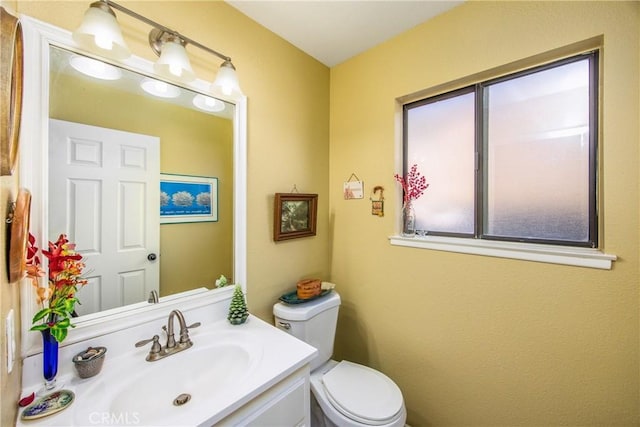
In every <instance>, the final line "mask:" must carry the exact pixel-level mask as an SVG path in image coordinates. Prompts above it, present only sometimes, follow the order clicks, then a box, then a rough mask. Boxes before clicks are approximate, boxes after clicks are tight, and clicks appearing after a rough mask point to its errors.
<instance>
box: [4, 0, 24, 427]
mask: <svg viewBox="0 0 640 427" xmlns="http://www.w3.org/2000/svg"><path fill="white" fill-rule="evenodd" d="M0 6H2V7H4V8H5V10H6V11H7V12H9V13H12V14H15V13H16V9H17V7H16V2H15V1H7V0H0ZM2 95H3V96H4V95H5V94H4V93H3V94H2ZM0 126H3V127H4V123H3V124H0ZM3 131H4V129H3ZM18 185H19V182H18V173H17V171H16V172H14V174H13V175H11V176H1V177H0V219H2V222H3V223H4V219H5V218H6V216H7V213H8V207H9V203H11V202H15V200H16V196H17V195H18ZM7 237H8V233H7V228H6V227H4V226H3V227H0V242H2V244H0V332H1V333H0V396H2V399H1V400H0V425H3V426H5V425H6V426H8V425H12V424H13V420H14V419H15V417H16V411H17V408H16V401H17V400H18V399H19V395H20V387H21V379H22V378H21V375H22V369H21V364H20V360H17V361H15V362H14V365H13V370H12V371H11V373H8V371H7V346H6V339H5V334H4V331H5V326H6V319H7V315H8V314H9V310H11V309H13V310H14V320H15V328H16V331H18V333H17V335H16V337H15V338H16V348H17V349H18V351H19V349H20V346H21V340H20V333H19V331H20V288H19V285H18V283H9V282H8V280H9V279H8V272H7V264H6V261H5V260H6V259H7V248H6V246H5V244H4V242H6V241H7ZM5 396H6V398H5Z"/></svg>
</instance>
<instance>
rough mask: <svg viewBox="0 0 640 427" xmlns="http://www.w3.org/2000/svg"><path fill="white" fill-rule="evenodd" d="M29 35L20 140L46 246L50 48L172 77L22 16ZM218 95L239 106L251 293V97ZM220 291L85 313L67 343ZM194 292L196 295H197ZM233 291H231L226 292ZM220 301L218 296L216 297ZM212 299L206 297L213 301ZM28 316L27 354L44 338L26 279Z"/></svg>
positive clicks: (238, 152)
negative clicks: (103, 53)
mask: <svg viewBox="0 0 640 427" xmlns="http://www.w3.org/2000/svg"><path fill="white" fill-rule="evenodd" d="M20 20H21V22H22V30H23V37H24V97H23V99H24V102H23V106H22V124H23V125H22V131H21V143H20V185H21V186H23V187H26V188H28V189H29V190H30V191H31V195H32V203H31V225H30V230H31V232H32V233H33V234H34V235H35V236H37V239H38V244H39V246H40V247H46V244H47V242H46V236H47V235H48V233H47V231H48V225H47V221H48V215H47V206H48V190H49V189H48V179H47V177H48V154H47V153H48V151H49V150H48V141H49V126H48V120H49V47H50V46H51V45H53V46H57V47H60V48H63V49H67V50H71V51H75V52H78V53H80V54H83V55H85V56H89V57H93V58H96V59H99V60H101V61H104V62H107V63H110V64H113V65H116V66H118V67H122V68H127V69H129V70H131V71H134V72H137V73H140V74H144V75H147V76H150V77H154V78H156V79H158V80H164V81H167V79H166V78H162V77H160V76H158V75H157V74H156V73H155V72H154V71H153V63H152V62H151V61H148V60H146V59H143V58H140V57H136V56H132V57H131V58H129V59H127V60H124V61H119V62H117V61H111V60H105V59H104V58H99V57H97V56H96V55H93V54H91V53H88V52H85V51H83V50H82V49H79V48H78V47H77V46H76V44H75V43H74V42H73V40H72V38H71V32H69V31H67V30H64V29H61V28H58V27H56V26H53V25H51V24H48V23H45V22H42V21H39V20H37V19H35V18H32V17H30V16H26V15H21V16H20ZM169 83H171V84H174V85H176V86H180V87H183V88H186V89H189V90H192V91H195V92H199V93H204V94H207V93H208V92H209V90H208V88H209V83H208V82H206V81H204V80H200V79H197V80H196V81H194V82H193V83H190V84H181V83H177V82H169ZM213 96H215V97H216V98H219V99H221V100H224V101H226V102H229V103H231V104H234V105H235V112H234V117H233V144H234V147H233V162H234V167H233V217H234V219H233V242H234V244H233V247H234V249H233V251H234V253H233V264H234V267H233V269H234V270H233V271H234V280H235V283H239V284H240V285H241V286H242V290H243V291H244V293H245V295H246V293H247V268H246V267H247V255H246V254H247V243H246V240H247V239H246V238H247V233H246V229H247V206H246V195H247V189H246V187H247V98H246V96H244V95H241V96H235V97H229V96H225V95H223V94H222V93H213ZM217 291H220V289H213V290H211V291H207V289H206V288H200V289H197V290H195V291H187V292H185V293H183V294H184V295H183V294H177V295H170V296H167V297H163V298H161V299H160V303H159V304H149V303H146V302H142V303H137V304H132V305H130V306H124V307H121V308H116V309H112V310H107V311H104V312H99V313H94V314H90V315H87V316H82V317H80V318H78V320H76V321H75V322H74V324H75V325H76V327H75V328H74V329H72V330H70V333H69V336H68V337H67V339H66V340H65V342H64V344H63V345H68V344H72V343H74V342H77V341H79V340H81V339H82V340H84V339H88V338H91V337H95V336H99V335H102V334H104V333H106V332H107V331H113V328H114V327H113V321H115V320H117V319H121V318H123V317H126V316H127V315H128V314H133V313H140V312H144V311H156V310H158V309H159V308H161V307H162V306H163V305H165V304H166V305H168V304H176V302H178V301H179V300H180V299H181V298H184V299H193V298H200V299H202V296H203V295H202V292H209V293H210V294H211V293H216V292H217ZM194 292H195V293H196V295H195V296H194ZM224 294H228V292H224ZM213 298H214V299H215V297H213ZM209 299H210V298H209V297H207V298H204V300H209ZM20 300H21V314H22V315H21V319H22V322H21V323H22V356H23V357H27V356H29V355H32V354H35V353H38V352H40V351H42V349H41V347H42V346H41V339H39V335H38V334H35V333H31V334H30V333H29V329H30V327H31V319H32V317H33V314H34V313H35V312H36V310H37V309H38V307H37V303H36V299H35V292H33V288H32V285H31V284H30V283H29V281H28V280H23V281H22V283H21V291H20Z"/></svg>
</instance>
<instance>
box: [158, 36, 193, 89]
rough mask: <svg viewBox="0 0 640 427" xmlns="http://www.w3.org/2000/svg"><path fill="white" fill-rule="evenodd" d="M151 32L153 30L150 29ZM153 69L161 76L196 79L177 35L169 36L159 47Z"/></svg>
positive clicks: (188, 79)
mask: <svg viewBox="0 0 640 427" xmlns="http://www.w3.org/2000/svg"><path fill="white" fill-rule="evenodd" d="M151 31H152V32H153V31H154V30H151ZM153 69H154V70H155V71H156V73H158V74H160V75H161V76H164V77H168V78H170V79H177V80H180V81H182V82H185V83H188V82H191V81H194V80H195V79H196V75H195V73H194V72H193V70H192V69H191V63H190V62H189V57H188V56H187V51H186V49H185V48H184V42H183V41H182V40H180V39H179V38H177V37H170V38H169V39H168V40H167V41H166V42H164V44H163V45H162V47H161V52H160V58H158V60H157V61H156V63H155V64H154V65H153Z"/></svg>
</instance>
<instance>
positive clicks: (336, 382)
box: [311, 360, 407, 427]
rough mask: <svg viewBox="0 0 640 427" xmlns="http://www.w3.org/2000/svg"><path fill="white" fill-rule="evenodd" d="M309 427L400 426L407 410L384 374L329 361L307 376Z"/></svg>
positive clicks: (391, 382)
mask: <svg viewBox="0 0 640 427" xmlns="http://www.w3.org/2000/svg"><path fill="white" fill-rule="evenodd" d="M311 393H312V395H313V398H314V401H312V405H311V411H312V412H313V414H312V423H311V424H312V426H315V424H314V421H315V422H317V425H319V426H322V427H334V426H337V427H362V426H380V427H401V426H404V423H405V421H406V419H407V411H406V408H405V406H404V401H403V399H402V393H401V392H400V389H399V388H398V386H397V385H396V384H395V383H394V382H393V381H392V380H391V379H390V378H389V377H387V376H386V375H384V374H382V373H381V372H378V371H376V370H374V369H371V368H369V367H367V366H363V365H359V364H357V363H352V362H348V361H342V362H337V361H335V360H330V361H329V362H327V363H326V364H325V365H323V366H321V367H320V368H318V369H316V370H315V371H314V372H312V373H311Z"/></svg>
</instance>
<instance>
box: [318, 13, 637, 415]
mask: <svg viewBox="0 0 640 427" xmlns="http://www.w3.org/2000/svg"><path fill="white" fill-rule="evenodd" d="M639 27H640V3H638V2H585V3H580V2H469V3H465V4H464V5H462V6H459V7H457V8H455V9H453V10H451V11H450V12H449V13H446V14H444V15H441V16H439V17H437V18H435V19H434V20H432V21H428V22H426V23H424V24H422V25H420V26H418V27H416V28H414V29H412V30H411V31H408V32H406V33H404V34H402V35H400V36H398V37H396V38H394V39H392V40H391V41H388V42H386V43H383V44H382V45H380V46H378V47H376V48H374V49H371V50H369V51H367V52H365V53H364V54H362V55H360V56H358V57H356V58H354V59H352V60H350V61H347V62H345V63H343V64H341V65H338V66H336V67H334V68H332V69H331V104H330V122H331V134H330V141H331V144H330V150H331V156H330V169H331V177H330V184H331V185H330V188H331V203H330V217H331V218H332V235H331V238H332V240H333V245H332V279H333V280H334V281H335V282H336V283H337V284H338V286H339V289H340V290H341V295H342V297H343V305H342V308H341V316H340V319H339V323H338V330H339V333H338V342H337V352H338V356H341V357H344V358H348V359H351V360H355V361H359V362H364V363H368V364H370V365H371V366H374V367H376V368H380V369H381V370H382V371H384V372H385V373H387V374H389V375H390V376H391V377H392V378H393V379H394V380H395V381H396V382H397V383H398V385H399V386H400V388H401V389H402V390H403V393H404V397H405V400H406V404H407V406H408V412H409V418H408V422H409V423H410V424H412V425H415V426H425V425H473V426H478V425H486V426H495V425H509V426H514V425H532V426H533V425H537V426H541V425H638V424H639V423H640V415H639V407H640V397H639V380H640V377H639V372H640V371H639V368H640V366H639V348H638V342H639V340H638V337H639V328H638V320H639V319H638V312H639V307H640V305H639V294H638V289H639V288H638V287H639V277H640V275H639V242H640V239H639V238H638V230H639V222H638V219H639V218H638V217H639V215H638V208H639V206H638V199H639V195H640V194H639V190H638V182H639V174H638V170H639V167H638V165H639V161H638V160H639V152H638V146H639V129H638V117H639V113H640V110H639V99H638V93H639V75H640V73H639V71H640V70H639V51H640V49H639V46H640V44H639ZM599 35H604V48H603V54H602V57H601V60H602V70H603V73H602V83H603V85H602V93H603V104H602V105H601V112H602V129H601V131H602V138H601V149H602V155H601V161H602V164H601V173H602V176H601V182H602V188H601V190H602V195H603V199H604V200H603V206H604V211H603V212H602V213H603V218H602V231H603V235H604V248H605V250H606V251H607V252H609V253H614V254H617V255H618V257H619V260H618V261H617V262H616V263H615V265H614V267H613V269H612V270H611V271H600V270H593V269H586V268H577V267H568V266H559V265H549V264H542V263H534V262H526V261H516V260H506V259H498V258H489V257H483V256H474V255H463V254H454V253H445V252H437V251H431V250H421V249H413V248H403V247H394V246H391V245H390V244H389V242H388V240H387V236H389V235H392V234H394V232H395V231H396V229H397V228H396V215H397V210H398V206H397V205H396V204H394V201H395V194H396V192H397V187H396V184H395V183H394V180H393V174H394V172H396V171H397V170H396V169H395V160H394V156H395V153H396V152H395V149H396V145H395V143H396V134H395V131H396V128H395V125H394V111H395V99H396V98H397V97H400V96H403V95H407V94H411V93H414V92H417V91H420V90H422V89H426V88H430V87H433V86H436V85H439V84H443V83H447V82H450V81H453V80H455V79H458V78H463V77H465V76H469V75H472V74H475V73H479V72H481V71H484V70H488V69H491V68H494V67H498V66H501V65H504V64H508V63H511V62H513V61H517V60H520V59H523V58H527V57H530V56H533V55H536V54H539V53H542V52H546V51H549V50H552V49H555V48H558V47H562V46H565V45H569V44H572V43H575V42H578V41H581V40H585V39H588V38H591V37H594V36H599ZM352 172H356V173H357V174H358V176H359V177H360V178H361V179H363V180H364V181H365V182H366V183H367V184H368V185H369V188H372V187H373V186H374V185H383V186H384V187H385V189H386V192H385V195H387V200H386V201H387V204H386V205H385V206H386V207H387V211H386V213H385V217H384V218H378V217H374V216H372V215H371V214H370V204H369V202H368V200H363V201H345V200H343V199H342V193H341V191H340V190H341V184H342V182H343V181H344V180H345V179H346V178H347V177H348V176H349V175H350V174H351V173H352ZM423 172H428V171H423ZM559 185H561V183H559ZM427 191H429V190H427Z"/></svg>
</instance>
